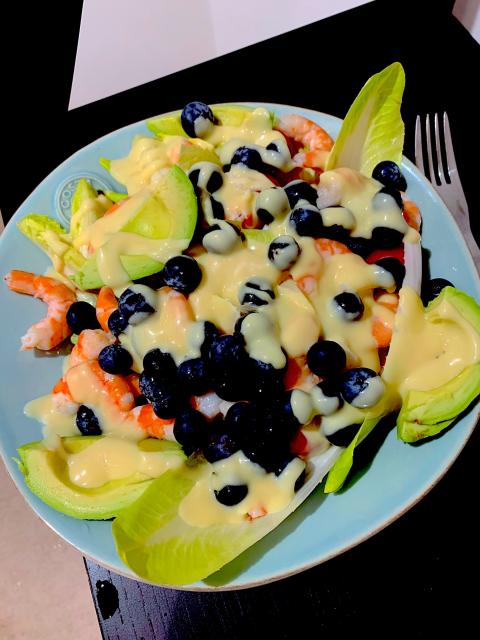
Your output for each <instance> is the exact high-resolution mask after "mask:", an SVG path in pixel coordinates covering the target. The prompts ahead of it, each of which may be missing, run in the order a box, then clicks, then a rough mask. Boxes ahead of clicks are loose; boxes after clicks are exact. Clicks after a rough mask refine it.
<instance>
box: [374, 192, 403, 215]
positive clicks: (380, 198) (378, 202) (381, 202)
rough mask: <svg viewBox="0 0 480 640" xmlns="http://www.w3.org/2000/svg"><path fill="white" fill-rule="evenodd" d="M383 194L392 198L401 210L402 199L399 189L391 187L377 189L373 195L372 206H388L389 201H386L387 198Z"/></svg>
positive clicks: (378, 207)
mask: <svg viewBox="0 0 480 640" xmlns="http://www.w3.org/2000/svg"><path fill="white" fill-rule="evenodd" d="M385 196H388V198H392V199H393V200H394V201H395V204H396V205H397V207H398V208H399V209H400V211H402V210H403V200H402V196H401V194H400V191H398V189H395V188H393V187H382V188H381V189H380V191H377V193H376V194H375V195H374V197H373V206H374V208H376V209H382V208H383V207H384V206H387V207H389V205H390V203H389V202H388V198H385Z"/></svg>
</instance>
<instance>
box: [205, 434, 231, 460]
mask: <svg viewBox="0 0 480 640" xmlns="http://www.w3.org/2000/svg"><path fill="white" fill-rule="evenodd" d="M238 450H239V446H238V442H237V440H236V439H235V438H233V437H232V436H231V435H229V434H228V433H213V434H211V435H210V437H209V438H208V441H207V443H206V444H205V445H204V447H203V455H204V456H205V460H207V462H217V460H224V459H225V458H230V456H233V454H234V453H236V452H237V451H238Z"/></svg>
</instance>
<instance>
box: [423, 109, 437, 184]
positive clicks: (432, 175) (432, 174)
mask: <svg viewBox="0 0 480 640" xmlns="http://www.w3.org/2000/svg"><path fill="white" fill-rule="evenodd" d="M425 133H426V135H427V157H428V170H429V172H430V182H431V183H432V184H433V182H434V181H435V183H436V184H438V182H437V180H436V177H435V172H434V170H433V157H432V138H431V131H430V114H428V113H427V117H426V118H425Z"/></svg>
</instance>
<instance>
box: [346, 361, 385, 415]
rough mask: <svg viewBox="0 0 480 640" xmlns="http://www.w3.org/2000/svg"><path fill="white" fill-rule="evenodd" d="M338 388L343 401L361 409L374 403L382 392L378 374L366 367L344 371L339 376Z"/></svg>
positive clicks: (382, 387) (381, 383) (382, 388)
mask: <svg viewBox="0 0 480 640" xmlns="http://www.w3.org/2000/svg"><path fill="white" fill-rule="evenodd" d="M339 388H340V392H341V394H342V397H343V399H344V400H345V402H348V403H349V404H351V405H353V406H354V407H357V408H361V409H364V408H366V407H371V406H373V405H374V404H376V403H377V402H378V400H379V399H380V397H381V396H382V395H383V392H384V384H383V382H382V380H381V378H380V376H378V375H377V374H376V373H375V371H373V370H372V369H367V368H366V367H359V368H358V369H349V370H348V371H345V373H343V374H342V375H341V376H340V378H339Z"/></svg>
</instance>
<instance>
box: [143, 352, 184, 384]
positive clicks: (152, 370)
mask: <svg viewBox="0 0 480 640" xmlns="http://www.w3.org/2000/svg"><path fill="white" fill-rule="evenodd" d="M143 369H144V372H145V374H147V375H150V376H155V378H156V379H157V380H172V379H174V378H175V375H176V373H177V365H176V364H175V360H174V359H173V358H172V356H171V355H170V354H169V353H166V352H165V351H162V350H161V349H150V351H148V352H147V353H146V354H145V356H144V358H143Z"/></svg>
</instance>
